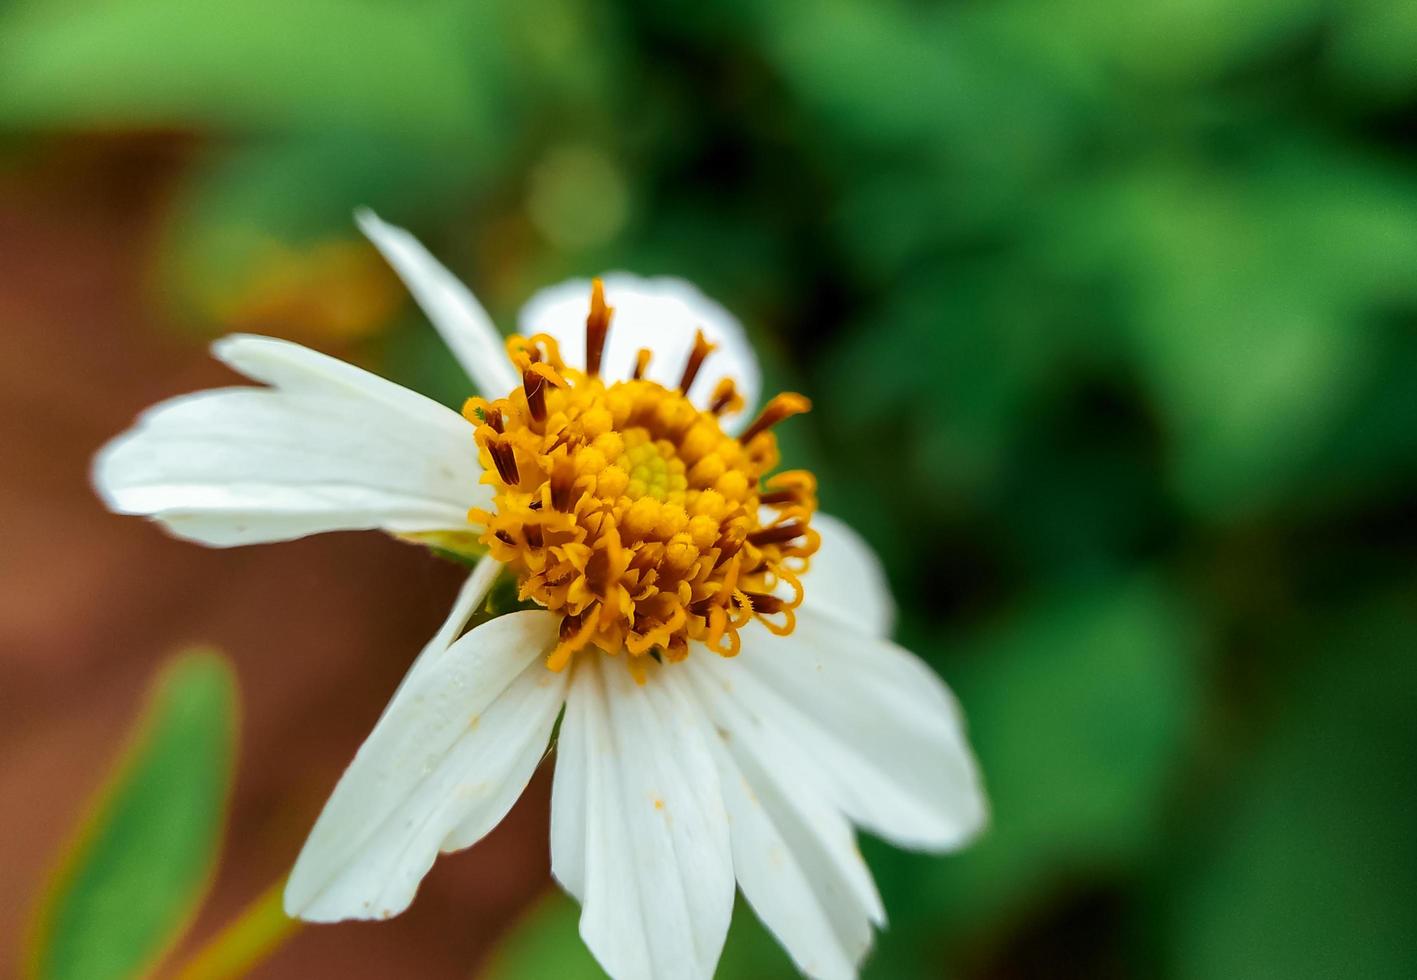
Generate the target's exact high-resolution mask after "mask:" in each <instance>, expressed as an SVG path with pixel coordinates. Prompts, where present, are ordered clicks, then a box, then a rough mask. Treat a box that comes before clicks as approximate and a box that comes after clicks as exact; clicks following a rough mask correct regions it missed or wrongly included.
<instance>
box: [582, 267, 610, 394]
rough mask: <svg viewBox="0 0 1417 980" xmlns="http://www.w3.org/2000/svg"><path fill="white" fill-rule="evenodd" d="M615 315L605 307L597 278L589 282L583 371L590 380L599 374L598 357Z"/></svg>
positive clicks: (602, 286) (602, 288) (603, 295)
mask: <svg viewBox="0 0 1417 980" xmlns="http://www.w3.org/2000/svg"><path fill="white" fill-rule="evenodd" d="M614 314H615V310H614V309H613V308H612V307H609V306H606V305H605V285H604V284H603V283H602V282H601V281H600V279H599V278H598V277H597V278H595V279H592V280H591V282H590V315H589V316H587V317H586V318H585V370H586V374H588V375H590V376H591V377H592V378H593V377H595V376H596V375H598V374H600V357H601V355H602V354H603V353H605V336H606V334H608V333H609V332H610V318H611V316H613V315H614Z"/></svg>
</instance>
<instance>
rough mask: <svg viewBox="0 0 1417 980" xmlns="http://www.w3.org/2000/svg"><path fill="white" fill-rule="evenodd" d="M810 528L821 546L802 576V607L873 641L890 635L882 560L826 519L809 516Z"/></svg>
mask: <svg viewBox="0 0 1417 980" xmlns="http://www.w3.org/2000/svg"><path fill="white" fill-rule="evenodd" d="M812 527H814V528H816V529H817V531H818V533H820V534H821V536H822V544H821V547H820V548H819V549H818V550H817V553H816V554H815V555H813V556H812V564H811V567H810V568H808V570H807V574H806V575H804V576H803V577H802V587H803V590H804V592H803V597H802V604H803V606H804V607H805V608H807V609H811V610H813V611H815V612H819V613H823V614H825V615H827V616H835V617H837V618H840V619H842V620H843V621H845V622H847V623H849V624H851V625H852V626H855V627H856V628H857V629H861V630H865V631H866V632H867V633H869V634H871V635H872V636H889V635H890V632H891V629H892V628H893V627H894V626H895V600H894V599H893V598H891V590H890V583H889V582H887V581H886V572H885V568H884V567H882V565H881V560H880V559H879V558H877V557H876V553H875V552H874V551H872V550H871V546H870V545H869V544H867V543H866V541H865V540H864V539H863V538H862V537H861V535H859V534H857V533H856V532H855V531H853V530H852V529H851V528H850V527H849V526H847V525H846V524H845V523H844V522H842V521H839V520H837V519H836V518H835V517H832V516H831V515H830V514H820V513H819V514H814V515H812Z"/></svg>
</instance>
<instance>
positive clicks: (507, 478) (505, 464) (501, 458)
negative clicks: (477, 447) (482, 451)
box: [487, 441, 521, 487]
mask: <svg viewBox="0 0 1417 980" xmlns="http://www.w3.org/2000/svg"><path fill="white" fill-rule="evenodd" d="M487 451H488V452H489V453H491V454H492V463H493V464H494V465H495V466H496V467H497V475H498V476H499V477H501V478H502V482H503V483H504V484H506V485H507V486H509V487H514V486H516V485H517V484H518V483H520V482H521V475H520V473H519V472H518V470H517V454H516V453H515V452H513V451H512V446H511V443H507V442H495V441H494V442H488V443H487Z"/></svg>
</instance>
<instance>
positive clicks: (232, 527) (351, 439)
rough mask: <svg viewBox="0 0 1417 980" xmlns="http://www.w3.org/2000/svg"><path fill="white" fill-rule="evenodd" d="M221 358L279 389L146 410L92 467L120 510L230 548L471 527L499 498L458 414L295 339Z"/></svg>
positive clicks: (232, 347) (188, 399) (240, 348)
mask: <svg viewBox="0 0 1417 980" xmlns="http://www.w3.org/2000/svg"><path fill="white" fill-rule="evenodd" d="M214 351H215V353H216V355H217V356H218V357H220V358H221V359H222V360H224V361H226V362H227V363H228V364H230V365H231V366H232V367H234V368H236V369H237V370H240V371H244V372H246V373H247V374H248V375H250V376H251V377H253V378H255V379H257V380H262V381H268V382H270V383H272V384H274V385H275V386H276V387H272V388H222V389H217V390H213V391H203V392H197V393H196V394H191V395H183V396H180V397H177V398H173V399H171V400H170V401H166V402H163V403H161V404H159V405H156V406H154V407H153V408H151V409H149V410H148V411H146V412H145V413H143V415H142V416H141V417H140V418H139V420H138V422H137V424H136V425H134V427H133V428H131V429H129V430H128V431H127V432H125V433H123V434H122V435H120V436H118V437H117V438H115V439H114V440H112V441H111V442H109V443H108V444H107V445H106V446H104V447H103V449H102V450H100V451H99V453H98V456H97V457H96V458H95V460H94V468H93V481H94V486H95V487H96V488H97V490H98V492H99V494H100V496H101V497H102V498H103V500H104V502H105V503H106V504H107V505H108V506H109V507H110V508H111V509H112V510H115V511H117V512H119V513H124V514H143V515H147V516H150V517H154V518H156V519H157V520H158V521H160V522H161V523H162V524H163V525H165V526H166V527H167V528H168V530H170V531H171V532H172V533H173V534H176V535H178V536H179V537H184V538H188V539H190V540H194V541H200V542H202V543H204V544H211V545H219V546H227V545H238V544H252V543H256V542H262V541H284V540H288V539H291V538H298V537H302V536H304V535H307V534H314V533H317V532H320V531H336V530H357V529H367V528H383V529H385V530H388V531H393V532H412V531H430V530H447V529H461V528H465V527H467V509H468V508H469V507H471V506H476V505H485V502H486V501H487V500H489V499H490V491H489V489H488V488H487V487H486V486H485V485H483V484H480V483H479V482H478V481H479V480H480V478H481V476H482V469H481V467H480V466H479V464H478V462H477V450H476V444H475V443H474V441H473V434H472V426H470V425H468V424H467V422H466V421H465V420H464V419H462V418H461V417H460V416H459V415H458V414H457V413H456V412H453V411H451V410H450V409H447V408H445V407H443V406H442V405H439V404H437V403H436V402H433V401H430V400H429V399H427V398H424V397H423V396H421V395H418V394H416V393H414V392H411V391H408V390H406V389H404V388H401V387H399V386H398V385H395V384H393V383H391V382H389V381H385V380H384V379H383V378H379V377H377V376H375V375H372V374H370V373H368V372H367V371H362V370H360V369H359V368H356V367H353V366H351V365H348V364H344V363H342V362H340V361H337V360H335V359H334V358H332V357H327V356H325V355H323V354H319V353H316V352H315V351H312V350H309V349H307V348H304V347H301V346H299V345H298V344H292V343H289V342H287V341H282V340H273V339H270V338H266V337H248V336H237V337H228V338H226V339H224V340H222V341H219V342H218V343H217V344H216V345H215V347H214Z"/></svg>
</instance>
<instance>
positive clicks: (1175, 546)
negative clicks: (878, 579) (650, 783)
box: [0, 0, 1417, 978]
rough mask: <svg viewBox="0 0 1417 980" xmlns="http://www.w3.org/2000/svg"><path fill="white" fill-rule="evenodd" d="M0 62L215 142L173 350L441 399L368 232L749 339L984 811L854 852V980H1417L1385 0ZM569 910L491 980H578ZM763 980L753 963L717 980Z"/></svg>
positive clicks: (1412, 545) (758, 24)
mask: <svg viewBox="0 0 1417 980" xmlns="http://www.w3.org/2000/svg"><path fill="white" fill-rule="evenodd" d="M0 36H3V37H4V38H6V42H7V43H6V57H5V59H3V61H0V122H3V123H4V124H5V125H6V126H7V127H9V128H12V129H26V130H28V131H31V132H36V133H56V132H64V131H69V130H75V129H79V130H90V129H99V128H101V129H112V128H134V127H138V128H163V129H176V130H179V131H190V132H193V133H196V134H197V135H198V137H199V143H198V146H199V149H198V150H197V151H196V152H195V153H194V154H193V157H194V159H193V161H192V165H191V167H190V168H189V173H188V176H187V177H186V179H185V180H184V181H183V182H182V183H181V185H180V186H179V187H178V188H177V190H176V194H177V197H176V200H175V206H174V207H173V208H172V209H171V212H170V216H169V218H168V220H167V222H166V225H165V227H164V236H163V239H162V241H161V243H160V246H161V247H160V249H159V251H158V254H157V255H156V256H155V257H154V262H155V265H156V268H157V269H158V270H159V273H160V281H161V285H162V287H163V288H162V290H161V292H162V294H163V296H164V297H165V298H167V299H168V300H169V301H170V302H171V303H172V304H173V306H174V309H175V310H176V311H177V312H178V313H179V318H180V319H181V320H182V321H183V322H186V323H189V324H191V326H192V328H193V331H194V333H195V334H196V335H197V337H198V338H200V337H203V336H210V335H212V334H215V333H219V332H221V331H223V330H228V329H233V328H237V327H239V328H242V329H265V330H267V331H268V332H276V333H285V334H287V335H290V336H295V337H298V338H300V339H303V340H307V341H308V342H311V343H314V344H315V345H316V346H320V347H323V348H325V349H331V350H337V351H339V352H340V353H343V354H346V355H348V356H352V357H355V358H357V359H359V360H361V361H362V362H364V363H367V364H370V365H373V366H375V367H377V368H378V369H379V370H381V371H383V372H384V373H386V374H388V375H389V376H391V377H394V378H396V379H398V380H400V381H403V382H405V383H409V384H412V385H414V386H416V387H419V388H421V389H422V390H425V391H428V392H429V393H430V394H433V395H434V396H436V397H438V398H440V399H443V400H445V401H447V402H448V403H450V404H457V403H458V402H460V401H461V399H462V397H463V396H464V395H465V394H466V392H467V383H466V379H464V378H462V377H461V376H460V374H459V372H458V370H457V369H456V367H455V366H453V365H452V363H451V361H450V360H449V359H448V358H447V357H446V356H445V355H444V353H443V352H442V350H441V348H440V347H439V345H438V343H437V341H436V339H435V338H434V337H433V335H432V332H431V331H430V330H429V328H428V327H427V326H426V324H423V323H422V322H421V319H420V318H419V317H418V315H417V314H416V313H415V312H414V310H413V309H412V307H411V306H410V305H408V304H407V302H406V301H405V300H402V299H401V298H400V297H399V295H398V293H397V291H396V290H395V291H392V292H391V291H390V290H389V288H388V284H389V283H388V278H387V274H386V273H385V272H384V270H383V269H382V267H381V266H379V265H378V263H377V262H370V261H368V259H369V258H370V253H369V252H368V250H367V247H366V246H364V245H363V244H361V243H360V242H358V240H357V237H356V236H355V234H354V232H353V228H352V224H351V222H350V219H349V215H350V211H351V210H352V208H353V207H354V206H355V205H358V204H368V205H372V206H374V207H375V208H377V209H379V210H380V211H382V212H383V213H384V214H385V215H386V216H387V217H388V218H389V219H391V220H394V221H397V222H400V223H404V224H407V225H409V226H410V227H412V228H414V229H415V230H416V231H418V233H419V234H420V235H421V236H422V237H423V238H424V239H425V240H426V241H428V242H429V244H430V246H431V247H432V248H433V249H434V251H435V252H437V253H438V254H439V255H440V256H442V257H443V258H444V259H445V260H446V261H447V262H448V263H449V264H450V265H451V266H452V267H453V268H454V269H456V270H457V271H458V272H459V273H460V274H463V275H464V276H465V277H466V278H467V279H468V281H469V282H470V283H471V285H472V286H473V288H474V290H475V291H476V292H477V293H478V295H479V296H480V297H482V298H483V300H484V301H485V302H486V304H487V305H488V307H489V309H491V310H492V312H493V313H494V315H495V316H496V317H497V319H498V320H499V322H502V323H504V324H507V325H508V326H510V325H511V324H513V323H514V319H515V311H516V309H517V307H518V306H519V304H520V303H521V302H522V301H523V300H524V299H525V298H526V297H527V296H529V295H530V294H531V292H532V291H534V290H535V289H536V288H538V287H539V286H542V285H545V284H548V283H551V282H554V281H556V280H557V279H559V278H561V277H564V276H566V275H570V274H579V275H584V274H587V273H591V272H595V271H600V270H603V269H607V268H616V267H624V268H632V269H634V270H636V271H639V272H642V273H646V274H655V273H673V274H678V275H682V276H685V277H687V278H690V279H692V280H694V281H696V282H697V283H699V284H700V285H701V286H702V287H703V288H704V289H705V290H706V291H707V292H708V293H710V294H711V295H714V296H716V297H718V298H720V299H721V300H723V301H724V302H725V303H726V304H727V305H728V306H729V307H730V308H731V309H733V310H734V311H735V312H737V313H738V314H739V315H740V316H741V317H742V318H743V319H744V321H745V322H746V323H747V324H748V326H749V329H750V330H751V331H752V332H753V334H754V337H755V340H756V341H757V343H758V347H759V349H760V351H761V352H762V355H763V358H764V360H765V363H766V365H767V369H768V375H769V382H770V385H772V384H776V385H780V386H784V387H786V386H792V387H800V388H801V389H802V390H805V391H806V392H808V393H809V394H811V395H812V396H813V397H814V399H815V400H816V403H817V409H816V411H815V413H814V414H813V415H812V416H810V417H809V418H807V419H805V420H801V422H800V424H799V423H796V422H794V424H793V425H792V426H790V427H787V428H785V429H784V430H783V431H784V437H785V445H786V451H787V455H788V457H789V460H790V461H791V462H793V463H794V464H799V465H810V466H812V467H813V468H815V469H817V470H818V471H819V473H820V475H821V477H822V493H823V498H824V504H825V505H826V506H827V507H828V508H829V509H831V510H833V511H835V512H837V513H839V514H841V515H842V516H843V517H846V518H848V519H850V520H851V521H852V522H853V523H855V524H857V525H858V526H859V527H860V528H862V530H863V532H864V533H865V534H866V535H867V537H868V538H869V539H870V540H871V541H872V542H873V543H874V544H875V545H876V546H877V548H878V549H879V550H880V551H881V553H882V555H883V557H884V559H885V561H886V564H887V567H888V570H889V574H890V577H891V580H892V583H893V585H894V586H895V588H896V590H897V592H898V594H899V596H900V599H901V602H902V611H903V615H902V626H901V632H902V640H903V641H904V642H906V643H907V644H908V645H909V646H911V647H912V648H913V649H915V650H918V651H919V652H921V653H922V654H923V655H925V656H927V657H928V658H930V659H931V660H932V662H933V663H935V664H936V665H937V666H938V667H939V668H940V669H941V671H942V672H943V673H944V674H945V676H946V677H947V678H948V679H949V680H950V681H951V682H952V683H953V684H954V685H955V686H956V687H957V688H958V690H959V693H960V695H961V699H962V701H963V703H964V705H965V707H966V709H967V712H968V714H969V716H970V717H971V719H972V724H973V730H974V736H975V738H976V740H977V743H978V750H979V754H980V756H981V759H982V761H983V763H984V767H985V772H986V775H987V779H988V782H989V784H990V787H991V792H992V796H993V800H994V805H995V825H994V829H993V831H992V833H991V835H990V836H989V837H988V838H986V839H985V840H984V841H983V842H981V843H980V845H979V846H978V847H977V848H975V849H974V850H972V851H970V852H969V853H967V854H965V855H962V856H958V857H953V858H942V859H934V858H922V857H919V856H916V855H906V854H902V853H899V852H896V851H893V850H891V849H889V848H885V847H882V846H879V845H878V844H876V842H872V841H867V842H865V846H866V849H867V851H868V856H869V857H870V859H871V862H872V864H873V866H874V867H875V868H876V869H877V870H878V873H879V877H880V883H881V889H882V892H883V894H884V896H885V899H886V903H887V907H888V909H889V911H890V914H891V918H892V927H891V928H890V929H889V930H888V931H887V932H885V933H884V934H883V935H882V936H881V937H880V939H879V942H878V949H877V952H876V953H875V954H874V957H873V959H872V960H871V964H870V967H869V970H868V972H869V973H870V974H871V975H875V976H879V977H912V976H918V977H938V976H941V975H952V976H962V977H979V978H985V977H1012V976H1038V975H1048V976H1062V977H1071V976H1078V977H1084V976H1085V977H1089V978H1095V977H1115V976H1147V977H1151V976H1174V977H1177V978H1189V977H1211V976H1271V975H1273V976H1285V977H1297V976H1318V975H1329V976H1331V975H1353V976H1364V977H1389V976H1391V977H1405V976H1412V975H1414V974H1417V951H1414V949H1413V948H1412V945H1411V939H1410V935H1411V931H1410V930H1409V929H1405V928H1404V924H1405V923H1406V922H1407V921H1410V920H1411V919H1412V917H1413V916H1414V915H1417V896H1414V894H1413V890H1412V883H1413V881H1417V874H1414V873H1413V872H1414V869H1413V867H1412V852H1411V846H1410V844H1409V843H1408V839H1409V838H1408V834H1407V828H1408V827H1409V826H1410V823H1411V812H1412V802H1413V801H1412V792H1411V786H1410V781H1411V773H1412V772H1413V766H1412V762H1413V758H1414V756H1413V753H1414V742H1417V732H1414V729H1413V726H1412V725H1411V722H1410V719H1411V717H1412V711H1411V708H1412V707H1413V705H1412V698H1411V694H1410V692H1411V691H1412V690H1414V684H1413V680H1414V678H1413V677H1412V667H1411V663H1412V658H1411V655H1412V652H1413V647H1414V640H1417V634H1414V631H1413V626H1412V623H1411V613H1410V610H1411V609H1412V607H1413V605H1414V599H1417V571H1415V569H1417V522H1414V520H1413V516H1412V515H1413V509H1412V505H1411V500H1412V499H1413V495H1414V492H1417V435H1414V434H1417V397H1414V391H1417V384H1414V382H1417V143H1414V140H1413V133H1414V132H1417V129H1414V125H1417V59H1414V58H1413V57H1412V52H1413V45H1414V43H1417V7H1414V5H1413V4H1411V3H1410V2H1405V0H1354V2H1351V3H1344V4H1332V3H1321V2H1318V0H1259V2H1254V3H1247V4H1234V3H1223V2H1221V0H1179V2H1175V3H1169V4H1165V5H1156V4H1150V5H1137V4H1129V3H1124V2H1122V0H1065V2H1055V3H1044V2H1042V0H950V2H931V0H886V2H881V3H866V2H860V0H856V2H853V0H805V2H803V3H800V4H790V5H783V4H773V3H769V2H766V0H730V2H728V3H720V4H685V3H668V4H650V3H645V2H630V3H627V4H619V5H610V4H595V3H591V4H581V3H575V2H572V0H529V2H528V0H518V2H513V0H494V2H490V3H475V4H474V3H462V2H453V0H420V2H415V3H394V2H378V0H353V2H340V3H338V4H336V3H334V2H333V0H319V2H305V3H299V4H295V5H288V4H282V5H278V6H277V5H273V4H270V3H269V2H266V0H260V2H253V3H248V4H245V5H242V6H240V7H239V8H236V7H232V8H229V9H228V8H222V10H221V11H220V12H215V11H210V10H206V9H199V8H197V7H193V6H191V5H184V4H181V3H178V2H176V0H109V2H103V3H99V2H97V0H16V2H13V3H11V4H9V5H7V6H4V7H0ZM361 254H362V255H363V258H362V259H361V258H360V255H361ZM262 324H265V326H264V327H262V326H261V325H262ZM1375 597H1386V598H1382V599H1380V600H1375ZM573 919H574V913H573V912H572V911H571V910H569V907H568V906H565V904H564V903H561V904H560V905H556V904H555V903H554V902H553V903H552V904H549V905H547V906H545V907H544V908H542V909H541V910H539V911H537V912H536V913H534V914H533V915H532V916H531V917H530V918H529V919H528V920H527V923H526V925H525V926H524V929H525V930H530V931H529V932H528V933H527V934H528V935H531V936H533V937H534V938H532V939H530V940H525V939H519V940H514V943H513V946H512V947H509V949H519V950H520V952H507V953H506V961H507V962H509V963H518V962H520V963H523V964H530V965H528V966H523V967H522V968H521V972H517V969H515V968H514V967H512V966H504V967H502V968H501V969H502V970H503V972H500V973H495V974H494V975H496V976H498V977H504V976H505V977H512V976H521V975H537V974H538V973H540V974H541V975H545V974H546V973H548V972H564V973H565V974H566V975H574V970H575V969H578V968H576V967H573V966H572V965H571V964H573V963H583V960H584V957H583V954H582V953H581V952H580V951H579V945H578V943H577V940H576V938H575V931H574V929H573V928H572V927H571V925H570V923H571V922H572V921H573ZM743 919H744V917H743V916H740V920H743ZM518 943H519V944H520V945H517V944H518ZM785 969H786V961H785V959H784V958H783V957H782V956H781V954H780V953H777V952H776V951H775V949H774V947H773V945H772V943H771V941H770V940H768V939H767V938H766V937H765V936H764V935H763V934H762V933H761V931H760V930H758V929H757V927H756V926H753V925H751V924H749V923H748V922H746V921H740V922H738V923H736V924H735V927H734V933H733V935H732V937H731V938H730V944H729V951H728V953H727V954H726V955H725V960H724V966H723V970H722V971H721V972H722V974H723V975H724V976H754V977H760V976H771V975H775V974H776V973H780V972H782V971H783V970H785ZM528 971H529V972H528Z"/></svg>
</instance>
